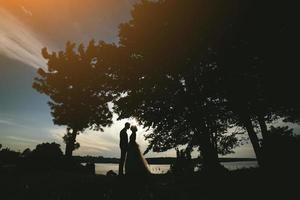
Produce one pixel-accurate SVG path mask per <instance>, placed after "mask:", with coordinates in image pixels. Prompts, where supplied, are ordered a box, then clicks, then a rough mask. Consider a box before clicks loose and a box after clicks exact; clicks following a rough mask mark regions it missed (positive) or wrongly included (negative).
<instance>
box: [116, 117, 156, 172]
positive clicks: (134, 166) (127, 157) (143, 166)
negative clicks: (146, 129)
mask: <svg viewBox="0 0 300 200" xmlns="http://www.w3.org/2000/svg"><path fill="white" fill-rule="evenodd" d="M128 129H130V130H131V135H130V137H129V142H128V135H127V130H128ZM136 132H137V127H136V126H130V123H128V122H126V123H125V127H124V128H123V129H122V130H121V131H120V149H121V158H120V163H119V175H124V165H125V174H126V175H130V176H132V175H133V176H142V175H149V174H150V170H149V168H148V163H147V161H146V159H145V158H144V156H143V154H142V153H141V150H140V148H139V145H138V144H137V143H136Z"/></svg>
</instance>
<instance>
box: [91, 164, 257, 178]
mask: <svg viewBox="0 0 300 200" xmlns="http://www.w3.org/2000/svg"><path fill="white" fill-rule="evenodd" d="M221 164H222V165H223V166H224V167H226V168H227V169H229V170H236V169H242V168H251V167H257V166H258V165H257V162H256V161H240V162H221ZM149 167H150V170H151V172H152V173H153V174H164V173H166V172H167V171H168V170H169V169H170V165H149ZM118 168H119V165H118V164H112V163H96V164H95V171H96V174H104V175H105V174H106V173H107V172H108V171H109V170H113V171H114V172H115V173H118Z"/></svg>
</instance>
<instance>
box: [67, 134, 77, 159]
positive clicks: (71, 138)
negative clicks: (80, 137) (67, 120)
mask: <svg viewBox="0 0 300 200" xmlns="http://www.w3.org/2000/svg"><path fill="white" fill-rule="evenodd" d="M76 136H77V132H76V131H74V130H73V132H72V133H71V132H68V133H67V139H66V140H65V142H66V150H65V156H66V157H67V158H71V157H72V156H73V151H74V149H75V142H76Z"/></svg>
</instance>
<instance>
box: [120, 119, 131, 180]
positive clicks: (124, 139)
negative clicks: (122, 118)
mask: <svg viewBox="0 0 300 200" xmlns="http://www.w3.org/2000/svg"><path fill="white" fill-rule="evenodd" d="M129 128H130V124H129V123H128V122H126V123H125V127H124V128H123V129H122V130H121V131H120V149H121V158H120V163H119V175H123V169H124V163H125V158H126V154H127V146H128V135H127V132H126V131H127V130H128V129H129Z"/></svg>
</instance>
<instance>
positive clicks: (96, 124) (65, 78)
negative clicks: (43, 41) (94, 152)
mask: <svg viewBox="0 0 300 200" xmlns="http://www.w3.org/2000/svg"><path fill="white" fill-rule="evenodd" d="M102 44H103V43H100V44H99V45H95V42H94V41H91V42H90V43H89V45H88V46H87V48H86V49H85V48H84V46H83V45H79V47H78V51H75V50H74V48H75V44H74V43H71V42H68V43H67V44H66V48H65V51H60V52H58V53H56V52H53V53H51V54H49V53H48V51H47V49H46V48H45V49H43V50H42V54H43V57H44V58H45V59H47V60H48V68H47V70H45V69H41V68H40V69H38V74H39V76H38V77H37V78H35V81H34V83H33V88H35V89H36V90H37V91H39V92H41V93H44V94H46V95H48V96H49V97H50V101H49V102H48V104H49V106H50V108H51V114H52V116H53V122H54V124H57V125H64V126H66V127H67V133H66V135H65V136H64V141H65V143H66V151H65V152H66V153H65V154H66V156H67V157H71V156H72V152H73V151H74V150H75V149H76V148H78V147H79V144H78V143H77V142H76V136H77V135H78V134H79V133H81V132H83V131H84V130H85V129H87V128H93V129H95V130H101V131H103V127H105V126H109V125H111V124H112V113H111V111H110V109H109V107H108V102H110V101H111V100H112V96H111V95H110V94H109V93H107V92H106V90H105V84H106V82H105V79H104V74H103V73H99V70H100V71H101V69H99V68H97V69H96V67H95V65H96V63H101V60H102V59H101V54H99V50H100V49H101V47H102V46H103V45H102Z"/></svg>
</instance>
